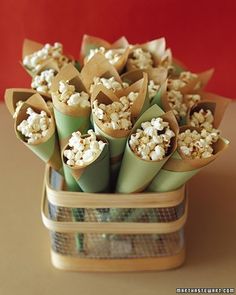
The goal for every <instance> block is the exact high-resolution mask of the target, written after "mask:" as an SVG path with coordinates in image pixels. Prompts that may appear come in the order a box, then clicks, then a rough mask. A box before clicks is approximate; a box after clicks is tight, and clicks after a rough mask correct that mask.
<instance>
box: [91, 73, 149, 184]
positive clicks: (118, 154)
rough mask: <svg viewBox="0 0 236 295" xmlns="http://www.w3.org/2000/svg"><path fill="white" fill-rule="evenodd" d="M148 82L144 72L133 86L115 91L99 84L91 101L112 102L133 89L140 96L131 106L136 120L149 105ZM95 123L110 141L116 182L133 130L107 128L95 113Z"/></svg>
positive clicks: (98, 132) (133, 117) (97, 131)
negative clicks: (127, 141)
mask: <svg viewBox="0 0 236 295" xmlns="http://www.w3.org/2000/svg"><path fill="white" fill-rule="evenodd" d="M147 83H148V79H147V74H145V73H144V74H143V78H142V79H141V80H138V81H137V82H135V83H133V84H132V85H131V86H129V87H127V88H125V89H122V90H120V91H116V92H115V93H114V92H113V91H111V90H108V89H106V88H105V87H104V86H102V85H99V86H96V87H95V88H94V92H93V93H92V97H91V101H92V102H93V101H94V100H96V99H97V100H98V102H99V103H104V104H111V103H112V102H114V101H118V100H119V98H120V97H122V96H124V95H128V93H130V92H131V91H134V92H139V95H138V97H137V98H136V100H135V102H134V103H133V105H132V107H131V119H132V122H135V121H136V119H137V118H138V117H139V116H140V115H141V114H142V113H143V112H144V111H145V110H146V109H147V108H148V107H149V99H148V96H147ZM93 124H94V129H95V132H96V134H99V135H101V136H104V137H105V138H106V139H107V140H108V142H109V147H110V163H111V172H112V179H113V182H115V180H116V177H117V173H118V170H119V167H120V163H121V159H122V156H123V152H124V149H125V144H126V140H127V137H128V135H129V134H130V132H131V130H113V129H110V128H106V127H105V126H104V125H103V124H102V122H101V121H100V120H98V119H97V117H96V116H94V115H93Z"/></svg>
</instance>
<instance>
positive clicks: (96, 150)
mask: <svg viewBox="0 0 236 295" xmlns="http://www.w3.org/2000/svg"><path fill="white" fill-rule="evenodd" d="M68 146H69V148H68V149H66V150H65V151H64V157H65V158H66V164H67V165H69V166H72V167H73V166H84V165H88V164H90V163H92V162H93V161H94V160H95V159H97V157H99V155H100V154H101V152H102V150H103V148H104V146H105V143H104V142H103V141H102V140H99V141H98V140H97V137H96V134H95V132H94V131H93V130H92V129H90V130H88V137H82V136H81V133H80V132H79V131H77V132H74V133H72V136H71V138H70V139H69V143H68Z"/></svg>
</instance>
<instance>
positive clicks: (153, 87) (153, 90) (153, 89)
mask: <svg viewBox="0 0 236 295" xmlns="http://www.w3.org/2000/svg"><path fill="white" fill-rule="evenodd" d="M159 89H160V85H158V84H155V83H154V81H153V80H150V81H149V83H148V95H149V99H152V98H153V97H154V96H155V95H156V94H157V91H158V90H159Z"/></svg>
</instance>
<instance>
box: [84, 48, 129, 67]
mask: <svg viewBox="0 0 236 295" xmlns="http://www.w3.org/2000/svg"><path fill="white" fill-rule="evenodd" d="M123 52H124V49H122V48H121V49H109V50H106V49H105V48H104V47H99V48H94V49H90V51H89V54H88V56H87V61H89V60H90V59H91V58H92V57H94V55H95V54H96V53H102V54H103V55H104V56H105V58H106V59H108V60H109V62H110V63H111V64H112V65H114V64H115V63H117V62H118V61H119V59H120V57H121V55H122V54H123Z"/></svg>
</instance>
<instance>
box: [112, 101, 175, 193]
mask: <svg viewBox="0 0 236 295" xmlns="http://www.w3.org/2000/svg"><path fill="white" fill-rule="evenodd" d="M157 117H161V118H163V119H164V120H165V121H167V122H169V124H170V128H171V129H172V130H173V131H174V133H175V135H176V136H175V138H174V139H173V140H172V143H171V147H170V149H169V151H168V155H167V156H166V157H165V158H164V159H163V160H161V161H151V160H150V161H145V160H143V159H141V158H139V157H138V156H137V155H135V154H134V152H133V151H132V150H131V149H130V147H129V139H128V141H127V144H126V149H125V154H124V157H123V160H122V164H121V169H120V173H119V177H118V181H117V185H116V192H117V193H137V192H142V191H144V190H145V188H146V187H147V186H148V185H149V184H150V182H151V181H152V179H153V178H154V177H155V175H156V174H157V173H158V171H159V170H160V169H161V167H162V166H163V165H164V164H165V162H166V161H167V160H168V158H169V157H170V156H171V154H172V153H173V152H174V150H175V148H176V142H177V135H178V123H177V121H176V119H175V117H174V114H173V113H172V112H169V113H166V114H163V111H162V110H161V109H160V108H159V107H158V106H156V105H154V106H152V107H151V108H149V109H148V110H147V111H146V112H145V113H144V114H143V115H142V116H141V117H140V118H139V119H138V121H137V122H136V123H135V125H134V127H133V129H132V133H135V132H136V130H137V129H138V128H140V126H141V123H143V122H145V121H151V120H152V119H153V118H157ZM132 133H131V134H132ZM144 175H145V177H143V176H144Z"/></svg>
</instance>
